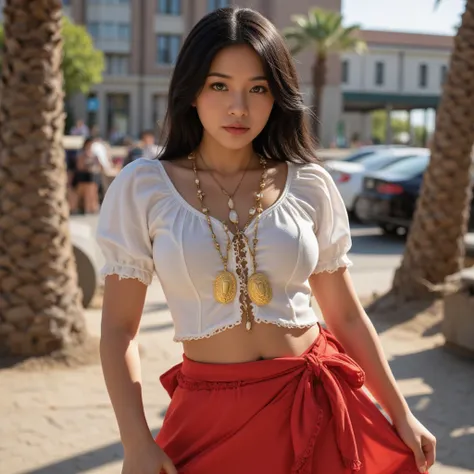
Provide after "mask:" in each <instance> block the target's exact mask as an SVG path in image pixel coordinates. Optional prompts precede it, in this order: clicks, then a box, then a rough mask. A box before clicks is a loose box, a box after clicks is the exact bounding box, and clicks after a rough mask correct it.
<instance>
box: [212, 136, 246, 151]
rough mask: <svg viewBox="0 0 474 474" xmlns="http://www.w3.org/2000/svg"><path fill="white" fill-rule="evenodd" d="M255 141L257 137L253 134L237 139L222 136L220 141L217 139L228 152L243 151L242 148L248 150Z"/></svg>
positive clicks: (236, 137)
mask: <svg viewBox="0 0 474 474" xmlns="http://www.w3.org/2000/svg"><path fill="white" fill-rule="evenodd" d="M254 139H255V137H254V136H253V134H252V135H250V134H248V135H247V134H246V135H245V136H235V137H229V136H224V137H222V136H220V137H219V139H217V140H216V141H217V142H218V143H219V144H220V145H221V146H223V147H224V148H227V149H228V150H241V149H242V148H247V147H248V146H251V145H252V142H253V141H254Z"/></svg>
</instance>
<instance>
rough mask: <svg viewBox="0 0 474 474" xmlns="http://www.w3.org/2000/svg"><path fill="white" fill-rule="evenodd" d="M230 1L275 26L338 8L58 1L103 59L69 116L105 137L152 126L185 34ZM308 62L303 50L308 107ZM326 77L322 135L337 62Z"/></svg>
mask: <svg viewBox="0 0 474 474" xmlns="http://www.w3.org/2000/svg"><path fill="white" fill-rule="evenodd" d="M235 3H238V5H239V6H242V7H252V8H254V9H256V10H258V11H260V12H262V13H263V14H265V15H266V16H267V17H269V18H270V19H271V20H272V21H273V22H274V23H275V24H276V26H277V27H279V28H284V27H286V26H289V25H290V24H291V15H293V14H296V13H307V12H308V9H309V8H310V7H312V6H314V5H315V3H317V4H318V5H319V6H322V7H324V8H330V9H333V10H336V11H340V9H341V0H319V1H317V2H315V1H314V0H294V1H292V2H288V1H287V0H239V1H238V2H235V1H233V0H65V1H64V4H65V13H66V14H67V15H69V16H70V17H71V18H72V20H73V21H74V22H76V23H80V24H84V25H85V26H86V27H87V29H88V31H89V33H90V34H91V36H92V37H93V38H94V42H95V44H96V47H97V48H99V49H101V50H102V51H103V52H104V54H105V59H106V71H105V75H104V81H103V83H102V84H99V85H97V86H95V87H94V88H93V89H92V91H91V93H90V95H89V97H85V98H84V97H81V96H77V97H75V98H74V100H73V105H74V107H73V108H74V112H75V113H74V115H75V116H76V118H84V119H85V120H86V121H87V122H89V124H91V123H96V124H97V125H98V126H99V129H100V131H101V133H102V134H103V135H104V136H109V135H110V134H111V133H116V132H118V134H119V135H120V134H122V135H123V134H126V135H132V136H137V135H138V133H139V131H140V130H142V129H149V128H151V129H155V128H159V124H160V123H161V122H162V120H163V118H164V115H165V113H166V107H167V93H168V85H169V81H170V78H171V74H172V71H173V64H174V62H175V60H176V56H177V54H178V52H179V49H180V47H181V45H182V43H183V41H184V39H185V37H186V35H187V34H188V33H189V31H190V30H191V28H192V27H193V25H194V24H195V23H196V22H197V21H199V20H200V19H201V18H202V17H203V16H204V15H205V14H206V13H208V12H209V11H212V10H214V9H216V8H219V7H224V6H227V5H232V4H235ZM312 64H313V58H312V55H311V54H310V53H309V52H307V53H303V54H301V55H300V56H299V57H298V61H297V68H298V72H299V75H300V78H301V83H302V88H303V90H304V92H305V97H306V98H307V102H308V104H309V103H311V85H310V79H311V66H312ZM328 76H329V77H328V87H327V88H326V96H327V97H328V99H330V100H326V101H325V102H326V103H328V104H329V103H331V104H332V105H331V107H326V108H325V109H324V110H323V114H324V116H325V117H326V119H325V121H323V125H324V127H323V133H324V131H325V128H328V129H333V128H334V127H335V125H336V123H337V120H338V119H339V117H340V108H341V93H340V65H339V60H338V58H332V59H331V61H330V65H329V74H328ZM331 119H332V124H331V123H330V122H331ZM326 123H327V127H325V125H326Z"/></svg>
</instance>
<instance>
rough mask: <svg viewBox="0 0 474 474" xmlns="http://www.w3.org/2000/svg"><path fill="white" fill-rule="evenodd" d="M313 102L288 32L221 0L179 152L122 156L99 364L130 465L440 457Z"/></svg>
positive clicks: (180, 119)
mask: <svg viewBox="0 0 474 474" xmlns="http://www.w3.org/2000/svg"><path fill="white" fill-rule="evenodd" d="M305 115H306V111H305V107H304V105H303V100H302V96H301V93H300V91H299V89H298V83H297V76H296V72H295V68H294V65H293V61H292V58H291V56H290V54H289V52H288V50H287V47H286V46H285V43H284V40H283V39H282V38H281V36H280V35H279V33H278V31H277V30H276V29H275V27H274V26H273V25H272V24H271V23H270V22H269V21H268V20H266V19H265V18H264V17H262V16H261V15H260V14H259V13H256V12H254V11H252V10H248V9H231V8H229V9H222V10H217V11H215V12H213V13H211V14H209V15H207V16H206V17H204V18H203V19H202V20H201V21H200V22H199V23H198V24H197V25H196V26H195V28H194V29H193V30H192V31H191V33H190V34H189V36H188V38H187V40H186V42H185V44H184V46H183V48H182V50H181V53H180V55H179V58H178V61H177V64H176V68H175V71H174V74H173V78H172V81H171V86H170V93H169V110H168V135H167V142H166V147H165V150H164V153H163V154H162V155H161V156H160V160H152V161H150V160H137V161H136V162H134V163H132V164H130V165H129V166H127V167H126V168H125V169H124V170H123V171H122V172H121V173H120V175H119V176H118V177H117V179H116V180H115V182H114V183H113V184H112V186H111V187H110V189H109V191H108V193H107V196H106V198H105V202H104V204H103V208H102V211H101V218H100V225H99V230H98V237H99V242H100V245H101V247H102V250H103V253H104V255H105V257H106V260H107V263H106V265H105V268H104V269H103V273H104V274H105V275H107V276H106V286H105V296H104V308H103V320H102V340H101V354H102V364H103V370H104V374H105V379H106V383H107V387H108V390H109V393H110V398H111V400H112V404H113V407H114V409H115V413H116V417H117V420H118V424H119V427H120V433H121V438H122V442H123V445H124V448H125V459H124V464H123V471H122V472H123V474H157V473H159V472H166V473H167V474H172V473H176V472H179V473H186V474H201V473H203V474H204V473H205V474H217V473H219V474H223V473H226V474H234V473H235V474H237V473H243V472H245V473H249V474H253V473H255V474H257V473H259V474H261V473H265V474H267V473H268V474H290V473H294V474H295V473H299V474H310V473H311V474H314V473H316V474H329V473H330V474H343V473H353V472H360V473H368V474H381V473H384V474H395V473H397V474H400V473H407V474H408V473H411V474H414V473H416V472H426V469H428V468H429V467H430V466H431V465H432V464H433V462H434V457H435V439H434V437H433V435H432V434H431V433H429V432H428V431H427V430H426V428H424V427H423V426H422V425H421V424H420V423H419V422H418V421H417V420H416V419H415V417H414V416H413V414H412V413H411V412H410V410H409V408H408V406H407V404H406V402H405V400H404V399H403V397H402V395H401V393H400V391H399V389H398V388H397V386H396V383H395V380H394V377H393V375H392V373H391V372H390V369H389V366H388V364H387V362H386V360H385V358H384V356H383V354H382V348H381V346H380V343H379V341H378V339H377V335H376V332H375V330H374V328H373V326H372V324H371V322H370V320H369V318H368V317H367V315H366V314H365V312H364V310H363V308H362V306H361V305H360V303H359V301H358V299H357V296H356V295H355V292H354V289H353V286H352V283H351V279H350V275H349V272H348V271H347V267H348V266H349V265H350V261H349V259H348V257H347V252H348V251H349V249H350V246H351V239H350V232H349V225H348V219H347V214H346V211H345V209H344V205H343V203H342V200H341V197H340V196H339V194H338V192H337V190H336V188H335V185H334V183H333V181H332V180H331V178H330V177H329V175H328V174H327V172H326V171H325V170H324V169H323V168H322V167H321V166H320V165H319V164H318V163H317V161H316V158H315V156H316V153H315V151H314V148H313V146H312V144H311V141H310V138H309V135H308V128H307V125H306V119H305ZM118 215H120V219H119V218H117V216H118ZM154 271H156V273H157V275H158V277H159V279H160V282H161V284H162V286H163V289H164V292H165V294H166V298H167V301H168V304H169V308H170V311H171V314H172V316H173V320H174V325H175V340H176V341H178V342H181V343H182V344H183V349H184V355H183V362H182V363H181V364H179V365H178V366H176V367H173V368H171V369H170V370H169V371H168V372H167V373H165V374H164V375H163V376H162V378H161V380H162V383H163V385H164V387H165V388H166V390H167V391H168V393H169V394H170V396H171V404H170V406H169V409H168V412H167V414H166V417H165V419H164V424H163V427H162V429H161V431H160V433H159V435H158V437H157V439H156V440H153V439H152V438H151V435H150V430H149V428H148V426H147V422H146V420H145V416H144V409H143V405H142V397H141V388H140V387H141V375H140V364H139V356H138V350H137V344H136V336H137V333H138V328H139V324H140V317H141V313H142V309H143V304H144V299H145V294H146V286H147V285H148V284H150V282H151V281H152V276H153V272H154ZM311 294H314V295H315V297H316V299H317V301H318V303H319V306H320V308H321V310H322V313H323V314H324V319H325V321H326V323H327V326H328V328H329V330H330V332H329V331H328V330H325V329H323V328H322V327H321V326H320V324H318V321H317V318H316V315H315V314H314V312H313V311H312V309H311ZM364 383H365V384H366V386H367V388H368V389H369V390H370V391H371V392H372V394H373V395H374V396H375V398H376V399H377V400H378V401H379V402H380V404H381V405H382V406H383V407H384V409H385V410H386V412H387V413H388V415H389V416H390V418H391V420H392V423H390V422H389V421H387V419H386V418H385V417H384V416H383V415H382V414H381V413H380V412H379V410H378V409H377V407H376V406H375V405H374V403H373V402H372V401H371V400H370V399H369V398H368V396H367V395H366V393H365V392H364V390H363V385H364Z"/></svg>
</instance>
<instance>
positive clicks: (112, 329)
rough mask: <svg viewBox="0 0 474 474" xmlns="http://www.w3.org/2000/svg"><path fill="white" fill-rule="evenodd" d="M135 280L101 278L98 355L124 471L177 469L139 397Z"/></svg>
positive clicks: (139, 295) (152, 473) (140, 294)
mask: <svg viewBox="0 0 474 474" xmlns="http://www.w3.org/2000/svg"><path fill="white" fill-rule="evenodd" d="M146 288H147V287H146V285H144V284H143V283H142V282H140V281H139V280H137V279H133V278H125V279H120V278H119V277H118V276H117V275H110V276H107V277H106V279H105V292H104V303H103V311H102V329H101V340H100V356H101V361H102V369H103V373H104V378H105V383H106V386H107V390H108V392H109V396H110V400H111V402H112V405H113V409H114V411H115V416H116V418H117V422H118V425H119V430H120V436H121V439H122V443H123V446H124V452H125V459H124V465H123V471H122V473H123V474H159V473H160V471H161V469H163V470H164V471H165V472H166V473H167V474H175V473H177V471H176V469H175V468H174V466H173V464H172V462H171V461H170V459H169V458H168V457H167V456H166V455H165V453H164V452H163V451H162V450H161V449H160V448H159V446H158V445H157V444H156V443H155V441H154V440H153V438H152V435H151V433H150V429H149V427H148V424H147V421H146V419H145V412H144V408H143V401H142V380H141V368H140V357H139V353H138V342H137V335H138V329H139V324H140V319H141V314H142V311H143V305H144V301H145V296H146Z"/></svg>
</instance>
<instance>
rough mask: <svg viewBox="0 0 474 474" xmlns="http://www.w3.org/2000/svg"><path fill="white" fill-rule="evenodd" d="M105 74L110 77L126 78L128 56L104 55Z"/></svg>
mask: <svg viewBox="0 0 474 474" xmlns="http://www.w3.org/2000/svg"><path fill="white" fill-rule="evenodd" d="M105 64H106V74H109V75H112V76H126V75H127V74H128V55H126V54H106V55H105Z"/></svg>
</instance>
